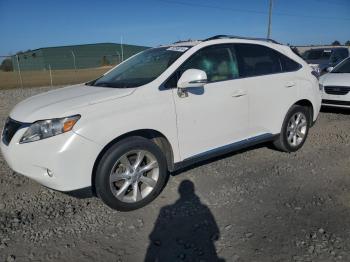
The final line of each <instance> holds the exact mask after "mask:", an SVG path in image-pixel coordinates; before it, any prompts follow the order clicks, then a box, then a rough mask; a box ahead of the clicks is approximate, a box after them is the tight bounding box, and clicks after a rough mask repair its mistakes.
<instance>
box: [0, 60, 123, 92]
mask: <svg viewBox="0 0 350 262" xmlns="http://www.w3.org/2000/svg"><path fill="white" fill-rule="evenodd" d="M3 58H4V59H7V60H10V61H11V64H12V66H11V67H10V66H8V67H7V68H3V70H1V71H0V89H10V88H18V87H21V88H23V87H35V86H57V85H68V84H76V83H82V82H86V81H89V80H92V79H95V78H97V77H98V76H100V75H102V74H104V73H105V72H106V71H108V70H109V69H111V68H112V67H113V66H115V65H116V64H118V63H120V61H121V57H119V56H117V57H113V56H111V55H106V56H102V57H101V58H100V59H99V58H96V57H94V56H75V57H74V58H73V57H71V58H68V57H50V60H51V61H48V59H46V60H44V59H42V58H41V57H35V58H33V57H31V58H30V59H29V58H28V57H27V58H25V56H24V55H21V56H20V55H15V56H8V57H3ZM50 62H52V63H50ZM69 63H71V65H70V64H69Z"/></svg>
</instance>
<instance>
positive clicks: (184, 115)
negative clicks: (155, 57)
mask: <svg viewBox="0 0 350 262" xmlns="http://www.w3.org/2000/svg"><path fill="white" fill-rule="evenodd" d="M187 69H200V70H203V71H205V72H206V74H207V77H208V83H207V84H205V85H204V87H198V88H189V89H188V90H187V92H188V96H187V97H180V96H179V95H178V94H177V90H176V89H173V96H174V100H175V106H176V113H177V127H178V139H179V147H180V152H181V157H182V159H183V160H185V159H188V158H190V157H193V156H201V155H204V154H207V153H210V152H213V151H215V150H219V149H220V148H223V147H225V146H229V145H230V144H233V143H235V142H237V141H240V140H243V139H245V138H247V132H246V131H247V128H248V97H247V92H246V90H245V88H244V85H243V84H242V80H241V79H238V77H239V72H238V66H237V59H236V54H235V51H234V49H233V48H232V46H230V45H215V46H210V47H206V48H203V49H201V50H199V51H198V52H196V53H195V54H194V55H192V57H190V58H189V60H187V61H186V62H185V63H184V64H183V65H182V66H181V67H180V69H179V70H180V72H179V74H181V73H182V72H184V71H185V70H187Z"/></svg>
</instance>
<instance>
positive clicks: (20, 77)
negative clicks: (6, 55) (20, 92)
mask: <svg viewBox="0 0 350 262" xmlns="http://www.w3.org/2000/svg"><path fill="white" fill-rule="evenodd" d="M16 61H17V68H18V75H19V81H20V83H21V88H23V80H22V75H21V68H20V66H19V59H18V55H16Z"/></svg>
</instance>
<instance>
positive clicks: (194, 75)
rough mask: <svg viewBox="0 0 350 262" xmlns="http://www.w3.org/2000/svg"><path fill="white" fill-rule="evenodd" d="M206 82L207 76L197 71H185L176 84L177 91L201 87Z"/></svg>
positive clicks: (201, 71)
mask: <svg viewBox="0 0 350 262" xmlns="http://www.w3.org/2000/svg"><path fill="white" fill-rule="evenodd" d="M207 82H208V78H207V74H206V73H205V72H204V71H203V70H199V69H187V70H186V71H185V72H184V73H183V74H182V75H181V77H180V79H179V81H178V82H177V87H178V88H179V89H185V88H188V87H201V86H204V85H205V84H206V83H207Z"/></svg>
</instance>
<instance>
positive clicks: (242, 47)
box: [235, 44, 282, 77]
mask: <svg viewBox="0 0 350 262" xmlns="http://www.w3.org/2000/svg"><path fill="white" fill-rule="evenodd" d="M235 48H236V51H237V54H238V55H239V60H240V63H239V65H240V71H241V77H249V76H260V75H269V74H275V73H280V72H282V67H281V63H280V61H279V58H278V56H276V54H275V52H273V50H272V49H271V48H268V47H266V46H261V45H255V44H236V45H235Z"/></svg>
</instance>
